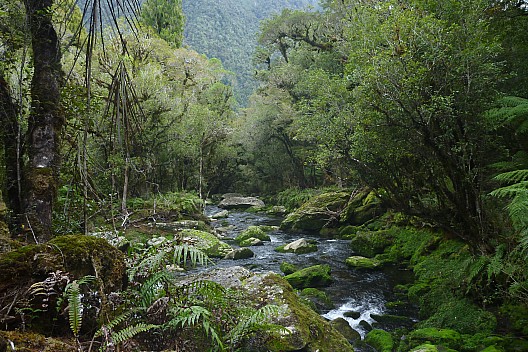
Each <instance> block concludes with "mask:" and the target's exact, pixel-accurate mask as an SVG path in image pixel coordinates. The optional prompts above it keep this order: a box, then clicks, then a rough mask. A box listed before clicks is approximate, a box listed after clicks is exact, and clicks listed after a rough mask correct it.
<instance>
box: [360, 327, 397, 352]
mask: <svg viewBox="0 0 528 352" xmlns="http://www.w3.org/2000/svg"><path fill="white" fill-rule="evenodd" d="M365 342H366V343H368V344H369V345H371V346H372V347H374V348H375V349H376V350H377V351H378V352H392V348H393V347H394V341H393V340H392V336H391V334H390V333H388V332H387V331H385V330H379V329H375V330H372V331H370V332H369V333H368V334H367V336H365Z"/></svg>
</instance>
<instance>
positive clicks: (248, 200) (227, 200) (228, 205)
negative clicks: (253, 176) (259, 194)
mask: <svg viewBox="0 0 528 352" xmlns="http://www.w3.org/2000/svg"><path fill="white" fill-rule="evenodd" d="M223 198H224V199H222V201H221V202H220V203H219V204H218V206H219V207H220V208H224V209H247V208H250V207H253V208H258V209H262V208H264V207H265V206H266V205H265V204H264V202H263V201H262V200H260V199H258V198H256V197H243V196H241V195H239V194H235V193H227V194H224V195H223Z"/></svg>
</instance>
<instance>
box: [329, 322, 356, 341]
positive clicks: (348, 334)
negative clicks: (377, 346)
mask: <svg viewBox="0 0 528 352" xmlns="http://www.w3.org/2000/svg"><path fill="white" fill-rule="evenodd" d="M330 324H331V325H332V326H333V327H334V328H335V329H336V330H337V331H339V332H340V333H341V335H343V336H344V337H345V338H346V339H347V340H348V341H351V342H353V341H359V340H361V334H360V333H359V332H357V331H356V330H354V329H352V327H351V326H350V324H349V323H348V321H346V319H343V318H337V319H334V320H332V321H331V322H330Z"/></svg>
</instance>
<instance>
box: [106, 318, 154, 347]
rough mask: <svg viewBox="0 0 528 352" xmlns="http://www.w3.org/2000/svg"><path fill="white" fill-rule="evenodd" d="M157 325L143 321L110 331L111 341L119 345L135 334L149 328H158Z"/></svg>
mask: <svg viewBox="0 0 528 352" xmlns="http://www.w3.org/2000/svg"><path fill="white" fill-rule="evenodd" d="M158 327H159V326H158V325H154V324H145V323H137V324H135V325H131V326H127V327H126V328H124V329H122V330H120V331H117V332H114V333H112V341H113V342H114V344H116V345H120V344H122V343H123V342H125V341H127V340H130V339H131V338H133V337H134V336H136V335H137V334H140V333H142V332H146V331H149V330H151V329H155V328H158Z"/></svg>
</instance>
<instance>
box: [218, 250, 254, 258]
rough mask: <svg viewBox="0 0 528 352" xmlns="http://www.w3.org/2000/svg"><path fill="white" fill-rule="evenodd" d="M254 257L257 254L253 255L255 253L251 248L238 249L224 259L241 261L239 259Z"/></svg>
mask: <svg viewBox="0 0 528 352" xmlns="http://www.w3.org/2000/svg"><path fill="white" fill-rule="evenodd" d="M254 256H255V253H253V251H252V250H251V249H249V248H237V249H234V250H232V251H231V252H229V253H227V255H226V256H225V258H224V259H233V260H239V259H248V258H252V257H254Z"/></svg>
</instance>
